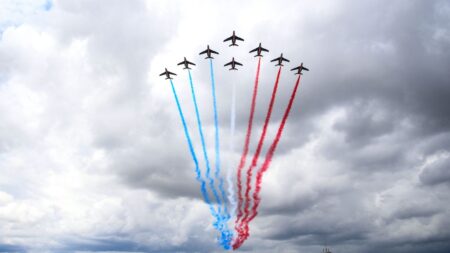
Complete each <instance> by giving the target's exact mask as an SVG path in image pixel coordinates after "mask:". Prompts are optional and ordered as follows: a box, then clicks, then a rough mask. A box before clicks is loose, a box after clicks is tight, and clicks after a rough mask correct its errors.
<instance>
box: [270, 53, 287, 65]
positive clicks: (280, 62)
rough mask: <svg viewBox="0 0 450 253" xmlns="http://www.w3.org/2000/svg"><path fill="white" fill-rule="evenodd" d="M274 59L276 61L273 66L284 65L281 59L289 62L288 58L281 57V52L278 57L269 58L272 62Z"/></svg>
mask: <svg viewBox="0 0 450 253" xmlns="http://www.w3.org/2000/svg"><path fill="white" fill-rule="evenodd" d="M274 61H277V62H278V63H277V64H276V65H275V66H284V65H283V61H286V62H289V60H288V59H286V58H283V54H281V55H280V57H278V58H275V59H273V60H271V62H274Z"/></svg>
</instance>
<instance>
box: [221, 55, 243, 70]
mask: <svg viewBox="0 0 450 253" xmlns="http://www.w3.org/2000/svg"><path fill="white" fill-rule="evenodd" d="M229 65H231V69H229V70H238V69H237V68H236V65H239V66H242V64H241V63H239V62H237V61H235V60H234V57H233V59H231V61H230V62H229V63H227V64H225V65H223V66H224V67H225V66H229Z"/></svg>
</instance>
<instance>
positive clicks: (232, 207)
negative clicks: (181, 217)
mask: <svg viewBox="0 0 450 253" xmlns="http://www.w3.org/2000/svg"><path fill="white" fill-rule="evenodd" d="M235 122H236V84H235V83H233V85H232V94H231V115H230V143H229V145H230V146H229V152H230V154H231V155H233V153H234V130H235V125H236V123H235ZM233 166H234V163H233V159H229V162H228V170H227V182H228V201H229V203H230V216H231V217H234V216H235V215H236V208H237V202H236V194H235V191H234V186H233V176H232V175H233Z"/></svg>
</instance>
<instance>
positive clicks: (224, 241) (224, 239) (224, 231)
mask: <svg viewBox="0 0 450 253" xmlns="http://www.w3.org/2000/svg"><path fill="white" fill-rule="evenodd" d="M188 74H189V83H190V86H191V94H192V100H193V102H194V107H195V114H196V117H197V126H198V131H199V134H200V140H201V143H202V149H203V156H204V158H205V163H206V170H207V173H208V175H209V171H210V163H209V158H208V152H207V148H206V142H205V137H204V135H203V126H202V121H201V118H200V112H199V109H198V104H197V98H196V96H195V89H194V82H193V81H192V75H191V71H190V70H188ZM211 180H212V178H211V179H210V182H211ZM211 187H212V186H211ZM212 191H213V194H215V197H216V198H218V194H217V191H216V189H215V188H212ZM214 192H215V193H214ZM218 201H220V198H218ZM218 203H220V202H218ZM215 217H216V218H217V220H216V223H215V227H216V228H217V229H218V230H219V231H220V232H221V235H223V236H221V237H220V238H219V241H220V244H221V245H227V247H226V249H229V248H230V246H229V245H230V240H231V239H230V237H232V232H231V231H230V230H229V229H228V228H226V227H225V226H224V225H223V224H224V222H226V217H223V216H222V215H221V209H220V206H219V207H218V215H217V216H215Z"/></svg>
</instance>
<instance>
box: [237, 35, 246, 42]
mask: <svg viewBox="0 0 450 253" xmlns="http://www.w3.org/2000/svg"><path fill="white" fill-rule="evenodd" d="M236 39H237V40H240V41H244V39H243V38H241V37H238V36H236Z"/></svg>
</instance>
